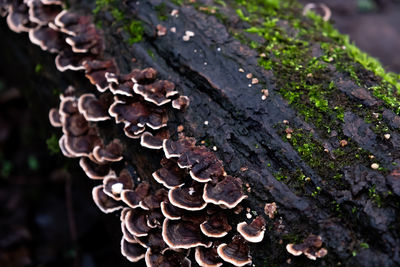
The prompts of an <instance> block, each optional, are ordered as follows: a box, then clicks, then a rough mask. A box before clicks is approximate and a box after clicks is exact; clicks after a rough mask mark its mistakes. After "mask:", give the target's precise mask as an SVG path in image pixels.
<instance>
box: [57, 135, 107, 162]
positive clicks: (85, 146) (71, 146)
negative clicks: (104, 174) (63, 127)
mask: <svg viewBox="0 0 400 267" xmlns="http://www.w3.org/2000/svg"><path fill="white" fill-rule="evenodd" d="M100 143H101V139H100V138H99V137H98V136H97V135H82V136H69V135H67V136H66V138H65V148H66V149H67V150H68V152H69V153H70V154H71V155H74V156H75V157H90V155H91V153H92V151H93V148H94V147H96V146H97V145H99V144H100Z"/></svg>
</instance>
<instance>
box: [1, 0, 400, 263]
mask: <svg viewBox="0 0 400 267" xmlns="http://www.w3.org/2000/svg"><path fill="white" fill-rule="evenodd" d="M77 2H78V1H69V7H70V8H71V9H72V10H75V11H80V12H82V13H91V12H92V10H94V9H95V8H96V3H94V1H83V2H80V3H77ZM101 2H106V4H102V5H100V3H101ZM188 2H189V1H188ZM242 2H243V1H207V0H206V1H197V2H196V3H195V4H193V3H186V1H155V0H150V1H125V2H124V3H122V2H121V3H119V1H97V5H98V6H97V10H96V12H95V13H96V15H95V18H96V22H97V25H98V26H99V27H101V28H102V29H103V31H104V36H105V39H106V47H107V48H106V49H107V55H106V57H115V59H116V61H117V63H118V65H119V68H120V69H121V71H123V72H128V71H129V70H130V69H131V68H133V67H153V68H155V69H156V70H157V71H158V72H159V76H160V77H161V78H163V79H169V80H171V81H174V82H175V84H176V85H177V89H178V90H179V92H180V93H181V94H182V95H187V96H189V98H190V100H191V103H190V106H189V108H188V109H187V110H186V112H184V113H181V114H179V115H173V114H171V116H173V119H171V120H170V121H169V127H170V129H175V128H176V127H177V126H178V125H183V126H184V133H185V134H186V135H187V136H193V137H195V138H196V139H197V140H198V141H199V142H202V143H203V144H206V145H207V146H210V147H211V148H214V147H215V148H216V154H217V155H218V156H219V157H220V159H221V160H222V161H223V162H224V166H225V169H226V170H227V172H228V173H229V174H231V175H234V176H237V177H240V178H241V179H242V180H243V181H244V183H245V184H246V183H247V184H248V185H249V188H250V190H249V192H247V194H248V196H249V198H248V199H247V200H246V201H245V203H246V204H245V206H246V207H247V206H248V207H250V208H251V210H252V211H254V212H257V213H258V214H264V205H265V204H266V203H270V202H276V204H277V206H278V212H277V214H276V216H275V218H274V219H268V223H267V228H268V229H267V234H266V237H265V239H264V240H263V242H262V243H260V244H257V245H252V246H251V251H252V256H253V263H254V264H255V266H283V265H287V264H288V263H287V262H288V259H289V258H290V259H291V265H292V266H321V265H325V266H334V265H344V266H350V265H353V266H396V265H398V264H400V255H399V253H400V237H399V233H400V206H399V196H400V153H399V151H400V150H399V148H400V117H399V116H398V112H399V106H400V105H398V103H400V98H399V97H398V94H397V89H396V86H398V84H395V83H393V76H385V75H386V74H382V72H380V71H379V70H376V69H373V68H374V65H373V64H372V65H373V67H368V66H367V63H368V60H366V59H360V58H357V56H360V55H359V54H357V53H352V52H351V51H349V50H351V49H354V47H352V46H348V47H346V44H348V42H347V43H346V42H345V41H343V40H344V39H341V38H342V37H338V36H336V35H335V34H332V32H326V30H327V28H324V27H318V25H323V24H321V23H322V22H321V21H320V20H319V19H318V18H317V17H315V16H311V17H310V16H303V15H301V7H299V6H298V5H297V4H295V3H294V4H293V3H291V2H290V4H289V2H288V4H281V6H279V4H278V6H274V4H273V3H275V1H247V3H242ZM250 3H254V4H258V6H259V8H260V9H261V7H263V8H265V10H269V12H270V13H269V14H271V17H270V18H268V17H266V16H265V14H263V13H262V12H260V11H254V10H252V7H251V5H250ZM173 9H177V10H178V11H179V13H178V15H177V16H172V15H170V14H171V11H172V10H173ZM239 10H240V11H239ZM116 11H118V12H120V13H118V12H116ZM257 12H260V14H257ZM117 13H118V14H117ZM257 15H259V16H261V15H262V16H263V17H262V19H260V17H257ZM132 21H135V22H136V21H140V25H142V26H141V27H143V28H142V29H141V30H138V31H135V30H134V29H133V28H132V27H130V25H131V24H132ZM271 21H272V22H271ZM136 24H137V23H136ZM159 24H161V25H163V26H164V27H166V29H167V34H166V35H164V36H157V30H156V27H157V25H159ZM0 25H1V27H0V35H1V40H2V41H1V52H0V59H1V64H0V71H1V76H2V79H4V80H6V81H7V82H8V83H10V84H16V85H19V86H20V87H21V88H22V89H24V90H25V93H26V96H27V97H28V98H29V102H30V103H31V105H32V110H34V111H35V112H37V113H38V115H37V117H38V119H40V120H43V127H48V126H46V125H47V111H48V109H49V108H51V107H55V106H56V105H57V103H58V94H59V93H61V92H62V90H64V89H65V88H66V87H67V86H68V85H73V86H75V87H76V88H77V90H78V92H79V93H83V92H95V90H96V89H95V87H94V86H92V85H90V84H89V82H88V81H87V80H86V79H85V78H84V75H83V73H81V72H65V73H60V72H58V71H57V70H56V68H55V65H54V57H53V56H52V55H50V54H48V53H46V52H42V51H41V50H40V49H39V48H38V47H36V46H34V45H33V44H31V43H30V42H29V39H28V36H27V34H15V33H13V32H11V31H10V30H9V29H8V28H7V25H6V23H5V20H4V19H2V20H1V24H0ZM260 25H263V26H262V27H264V28H262V27H261V26H260ZM316 25H317V26H316ZM141 27H139V26H136V28H135V29H137V28H141ZM172 27H175V29H176V32H172V31H171V28H172ZM185 31H191V32H193V33H194V36H193V37H191V38H190V39H189V41H184V40H183V38H182V37H183V36H184V35H185ZM137 34H140V36H141V37H140V38H137ZM271 36H272V37H274V38H272V37H271ZM134 37H135V38H134ZM346 49H347V50H346ZM132 58H134V59H135V60H134V61H133V60H132ZM37 66H40V68H38V67H37ZM35 67H36V68H35ZM375 67H376V66H375ZM35 69H36V71H35ZM241 70H243V71H244V72H241ZM248 74H251V76H252V77H251V78H249V77H250V75H248ZM253 78H256V79H257V80H258V81H256V80H253ZM397 78H398V77H397ZM394 80H396V78H394ZM263 89H267V90H268V96H267V97H266V99H263V98H262V96H263V95H265V92H266V91H265V90H264V91H262V90H263ZM206 121H207V122H208V123H205V122H206ZM99 127H100V129H101V131H102V135H103V136H104V138H105V139H106V140H110V139H111V138H112V137H114V136H119V137H120V138H121V140H123V143H124V145H125V148H126V149H125V154H124V157H125V158H127V159H128V160H129V162H130V164H132V166H133V167H134V168H136V170H137V173H138V175H139V176H140V177H142V178H143V179H147V180H149V181H151V173H152V172H153V171H154V170H156V169H157V168H158V167H159V162H160V159H161V156H162V153H161V152H154V150H148V149H145V148H142V147H140V145H139V143H138V142H137V141H136V140H132V139H129V138H126V137H125V136H124V135H123V131H122V129H121V127H122V126H121V125H119V126H118V125H115V124H113V123H112V122H110V121H109V122H102V123H100V124H99ZM49 131H50V130H49ZM376 164H377V165H376ZM76 166H77V168H78V164H76ZM375 167H376V168H375ZM152 183H153V184H154V182H152ZM154 186H156V185H154ZM244 219H245V214H244V213H241V214H240V215H239V216H238V218H237V221H238V222H239V221H243V220H244ZM116 232H117V233H119V229H117V231H116ZM311 233H313V234H317V235H321V236H322V238H323V241H324V247H326V248H327V249H328V255H327V256H326V257H324V258H322V259H318V260H317V261H315V262H314V261H310V260H308V259H307V258H306V257H304V256H300V257H294V256H291V255H290V254H288V253H287V252H286V249H285V245H286V244H287V243H293V242H297V243H299V242H301V241H302V240H303V239H304V238H306V237H307V236H308V235H309V234H311ZM110 246H119V244H110Z"/></svg>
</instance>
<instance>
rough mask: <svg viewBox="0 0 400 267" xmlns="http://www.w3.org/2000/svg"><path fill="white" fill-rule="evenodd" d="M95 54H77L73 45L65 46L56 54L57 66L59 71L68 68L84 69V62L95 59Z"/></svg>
mask: <svg viewBox="0 0 400 267" xmlns="http://www.w3.org/2000/svg"><path fill="white" fill-rule="evenodd" d="M94 58H95V56H94V55H93V54H90V53H85V54H76V53H74V52H73V51H72V48H71V47H64V48H63V50H62V51H61V52H60V53H59V54H58V55H57V56H56V60H55V62H56V67H57V69H58V70H59V71H61V72H64V71H66V70H74V71H76V70H84V69H85V67H84V66H83V62H85V61H88V60H93V59H94Z"/></svg>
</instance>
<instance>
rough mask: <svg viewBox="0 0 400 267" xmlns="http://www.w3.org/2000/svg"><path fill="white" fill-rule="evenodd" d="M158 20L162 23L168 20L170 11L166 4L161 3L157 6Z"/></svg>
mask: <svg viewBox="0 0 400 267" xmlns="http://www.w3.org/2000/svg"><path fill="white" fill-rule="evenodd" d="M156 11H157V16H158V19H159V20H161V21H166V20H167V19H168V9H167V6H166V5H165V3H161V4H159V5H158V6H156Z"/></svg>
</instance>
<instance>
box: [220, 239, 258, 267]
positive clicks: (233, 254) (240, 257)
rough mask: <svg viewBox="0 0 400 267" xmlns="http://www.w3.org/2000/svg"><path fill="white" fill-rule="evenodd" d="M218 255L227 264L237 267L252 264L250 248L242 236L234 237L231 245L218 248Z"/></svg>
mask: <svg viewBox="0 0 400 267" xmlns="http://www.w3.org/2000/svg"><path fill="white" fill-rule="evenodd" d="M217 252H218V255H219V256H220V257H221V259H223V260H224V261H226V262H229V263H230V264H233V265H235V266H244V265H247V264H251V262H252V260H251V256H250V255H249V252H250V251H249V246H248V245H247V244H246V241H244V239H243V238H242V237H241V236H238V235H236V236H234V237H233V239H232V241H231V242H230V243H229V244H225V243H223V244H221V245H219V246H218V248H217Z"/></svg>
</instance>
